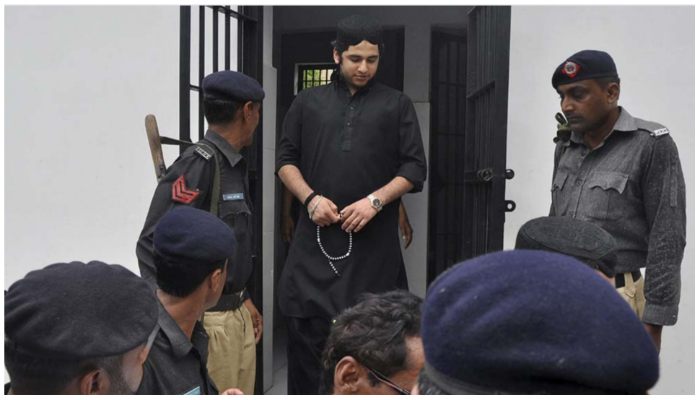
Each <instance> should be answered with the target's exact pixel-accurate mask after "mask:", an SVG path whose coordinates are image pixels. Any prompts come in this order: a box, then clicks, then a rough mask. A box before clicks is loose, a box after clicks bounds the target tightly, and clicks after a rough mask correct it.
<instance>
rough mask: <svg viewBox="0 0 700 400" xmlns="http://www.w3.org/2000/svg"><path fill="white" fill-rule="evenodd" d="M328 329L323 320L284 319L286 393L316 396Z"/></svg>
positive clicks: (328, 326) (328, 322)
mask: <svg viewBox="0 0 700 400" xmlns="http://www.w3.org/2000/svg"><path fill="white" fill-rule="evenodd" d="M330 330H331V322H330V321H327V320H325V319H323V318H292V317H287V332H288V340H287V394H297V395H313V394H319V387H320V385H321V372H322V370H323V368H322V365H321V356H322V354H323V347H324V346H325V345H326V340H327V339H328V335H329V334H330Z"/></svg>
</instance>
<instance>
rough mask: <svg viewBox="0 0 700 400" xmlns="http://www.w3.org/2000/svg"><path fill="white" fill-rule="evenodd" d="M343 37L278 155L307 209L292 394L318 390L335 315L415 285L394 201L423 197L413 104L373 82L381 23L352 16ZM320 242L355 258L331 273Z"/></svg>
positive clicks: (286, 275)
mask: <svg viewBox="0 0 700 400" xmlns="http://www.w3.org/2000/svg"><path fill="white" fill-rule="evenodd" d="M337 32H338V36H337V39H336V41H335V42H334V43H333V45H334V51H333V55H334V58H335V62H336V63H337V64H338V72H339V73H337V74H336V75H337V78H336V79H335V80H334V81H333V82H331V83H330V84H328V85H326V86H319V87H314V88H310V89H307V90H304V91H302V92H301V93H299V95H298V96H297V98H296V99H295V100H294V103H292V106H291V108H290V109H289V112H288V113H287V116H286V118H285V121H284V125H283V133H282V138H281V140H280V143H279V148H278V153H277V171H278V175H279V177H280V178H281V179H282V181H283V182H284V184H285V185H286V186H287V187H288V188H289V190H290V191H291V192H292V193H293V194H294V195H295V196H296V197H297V198H298V199H299V201H301V202H302V203H303V204H304V206H305V209H306V210H302V213H301V216H300V217H299V221H298V223H297V229H296V232H295V235H294V240H293V241H292V244H291V247H290V250H289V254H288V256H287V261H286V263H285V265H284V268H283V271H282V276H281V278H280V284H279V286H280V289H279V293H278V299H279V304H280V308H281V310H282V312H283V313H284V314H285V315H286V316H287V320H288V329H289V341H288V345H287V346H288V350H287V355H288V371H289V372H288V374H289V375H288V394H318V388H319V384H320V377H321V353H322V351H323V347H324V345H325V342H326V338H327V336H328V333H329V330H330V326H331V323H332V320H333V317H334V316H335V315H337V314H338V313H339V312H340V311H342V310H343V309H345V308H347V307H350V306H353V305H354V304H355V303H356V302H357V300H358V295H359V294H361V293H365V292H371V293H381V292H385V291H389V290H393V289H396V288H400V289H407V288H408V285H407V279H406V270H405V268H404V266H403V259H402V255H401V243H400V241H399V237H398V235H397V230H396V227H397V225H398V209H399V201H395V200H397V199H399V198H400V197H401V196H402V195H404V194H405V193H408V192H412V193H414V192H419V191H421V190H422V188H423V182H424V181H425V178H426V172H427V171H426V162H425V153H424V150H423V142H422V138H421V133H420V127H419V124H418V119H417V117H416V112H415V109H414V107H413V103H412V102H411V99H410V98H409V97H408V96H406V95H405V94H403V93H402V92H399V91H397V90H394V89H391V88H389V87H387V86H385V85H383V84H381V83H378V82H374V81H373V78H374V75H375V73H376V71H377V67H378V65H379V57H380V52H381V50H382V48H383V43H382V33H381V25H379V23H378V22H377V21H376V20H375V19H373V18H369V17H364V16H352V17H348V18H346V19H344V20H341V21H340V22H339V23H338V27H337ZM307 211H308V213H307ZM307 216H309V218H307ZM317 227H320V228H317ZM317 229H318V232H317ZM317 235H320V236H317ZM350 235H352V236H350ZM318 238H320V241H321V243H322V245H323V248H324V249H325V252H326V253H327V255H328V256H330V257H340V256H343V255H345V254H347V253H348V252H349V253H350V254H349V256H347V257H345V258H343V259H340V260H334V261H332V265H333V267H332V266H331V261H330V260H329V259H328V258H327V256H326V255H324V253H323V251H322V249H321V248H320V246H319V243H318V242H317V239H318ZM379 372H382V371H379Z"/></svg>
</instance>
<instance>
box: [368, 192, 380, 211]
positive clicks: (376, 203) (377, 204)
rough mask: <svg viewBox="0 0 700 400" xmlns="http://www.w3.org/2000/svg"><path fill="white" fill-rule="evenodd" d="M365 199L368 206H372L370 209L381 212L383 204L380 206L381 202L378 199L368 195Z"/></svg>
mask: <svg viewBox="0 0 700 400" xmlns="http://www.w3.org/2000/svg"><path fill="white" fill-rule="evenodd" d="M367 198H368V199H369V202H370V204H372V207H374V209H375V210H377V212H379V211H382V207H384V204H382V200H381V199H380V198H379V197H377V196H375V195H373V194H370V195H369V196H367Z"/></svg>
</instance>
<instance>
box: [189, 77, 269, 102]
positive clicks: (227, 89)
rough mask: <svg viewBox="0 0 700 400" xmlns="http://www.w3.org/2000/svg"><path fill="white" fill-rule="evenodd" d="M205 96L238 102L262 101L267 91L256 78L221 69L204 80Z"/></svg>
mask: <svg viewBox="0 0 700 400" xmlns="http://www.w3.org/2000/svg"><path fill="white" fill-rule="evenodd" d="M202 90H203V91H204V96H205V97H208V98H214V99H218V100H228V101H236V102H246V101H262V100H263V99H264V98H265V91H264V90H263V88H262V86H260V84H259V83H258V81H256V80H255V79H253V78H251V77H249V76H248V75H245V74H242V73H240V72H236V71H219V72H214V73H213V74H210V75H207V76H206V77H205V78H204V80H203V81H202Z"/></svg>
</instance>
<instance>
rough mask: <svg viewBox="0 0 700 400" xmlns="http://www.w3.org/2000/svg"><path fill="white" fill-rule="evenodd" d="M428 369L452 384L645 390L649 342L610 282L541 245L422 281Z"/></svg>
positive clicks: (527, 389)
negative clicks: (425, 284)
mask: <svg viewBox="0 0 700 400" xmlns="http://www.w3.org/2000/svg"><path fill="white" fill-rule="evenodd" d="M421 337H422V339H423V347H424V351H425V373H426V375H427V378H428V379H429V380H430V381H431V382H432V383H434V384H435V385H436V386H438V388H440V389H442V390H443V391H445V392H447V393H451V394H497V393H498V394H596V393H601V394H602V393H611V394H613V393H630V394H642V393H645V392H646V391H647V390H649V389H650V388H651V387H652V386H654V383H655V382H656V381H657V379H658V378H659V357H658V353H657V351H656V347H655V346H654V343H653V342H652V340H651V337H650V336H649V334H648V333H647V331H646V329H645V328H644V326H643V325H642V323H641V322H640V321H639V319H638V318H637V315H636V314H635V313H634V312H633V311H632V309H631V308H630V306H629V305H628V304H627V303H626V302H625V301H624V299H622V297H621V296H620V295H619V294H618V293H617V291H615V289H614V288H613V287H612V286H611V285H610V284H609V283H608V282H606V281H605V280H604V279H601V277H600V276H599V275H598V274H597V273H596V272H595V271H592V270H591V269H590V268H586V267H585V266H583V265H582V264H581V263H580V262H579V261H578V260H575V259H573V258H571V257H568V256H564V255H561V254H556V253H549V252H544V251H538V250H514V251H505V252H498V253H492V254H488V255H485V256H481V257H478V258H474V259H471V260H468V261H465V262H462V263H460V264H457V265H455V266H454V267H452V268H450V269H448V270H447V271H445V272H444V273H443V274H442V275H440V276H439V277H438V278H437V279H436V280H435V282H434V283H433V284H432V285H431V286H430V288H429V289H428V293H427V295H426V299H425V303H424V306H423V323H422V326H421Z"/></svg>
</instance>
